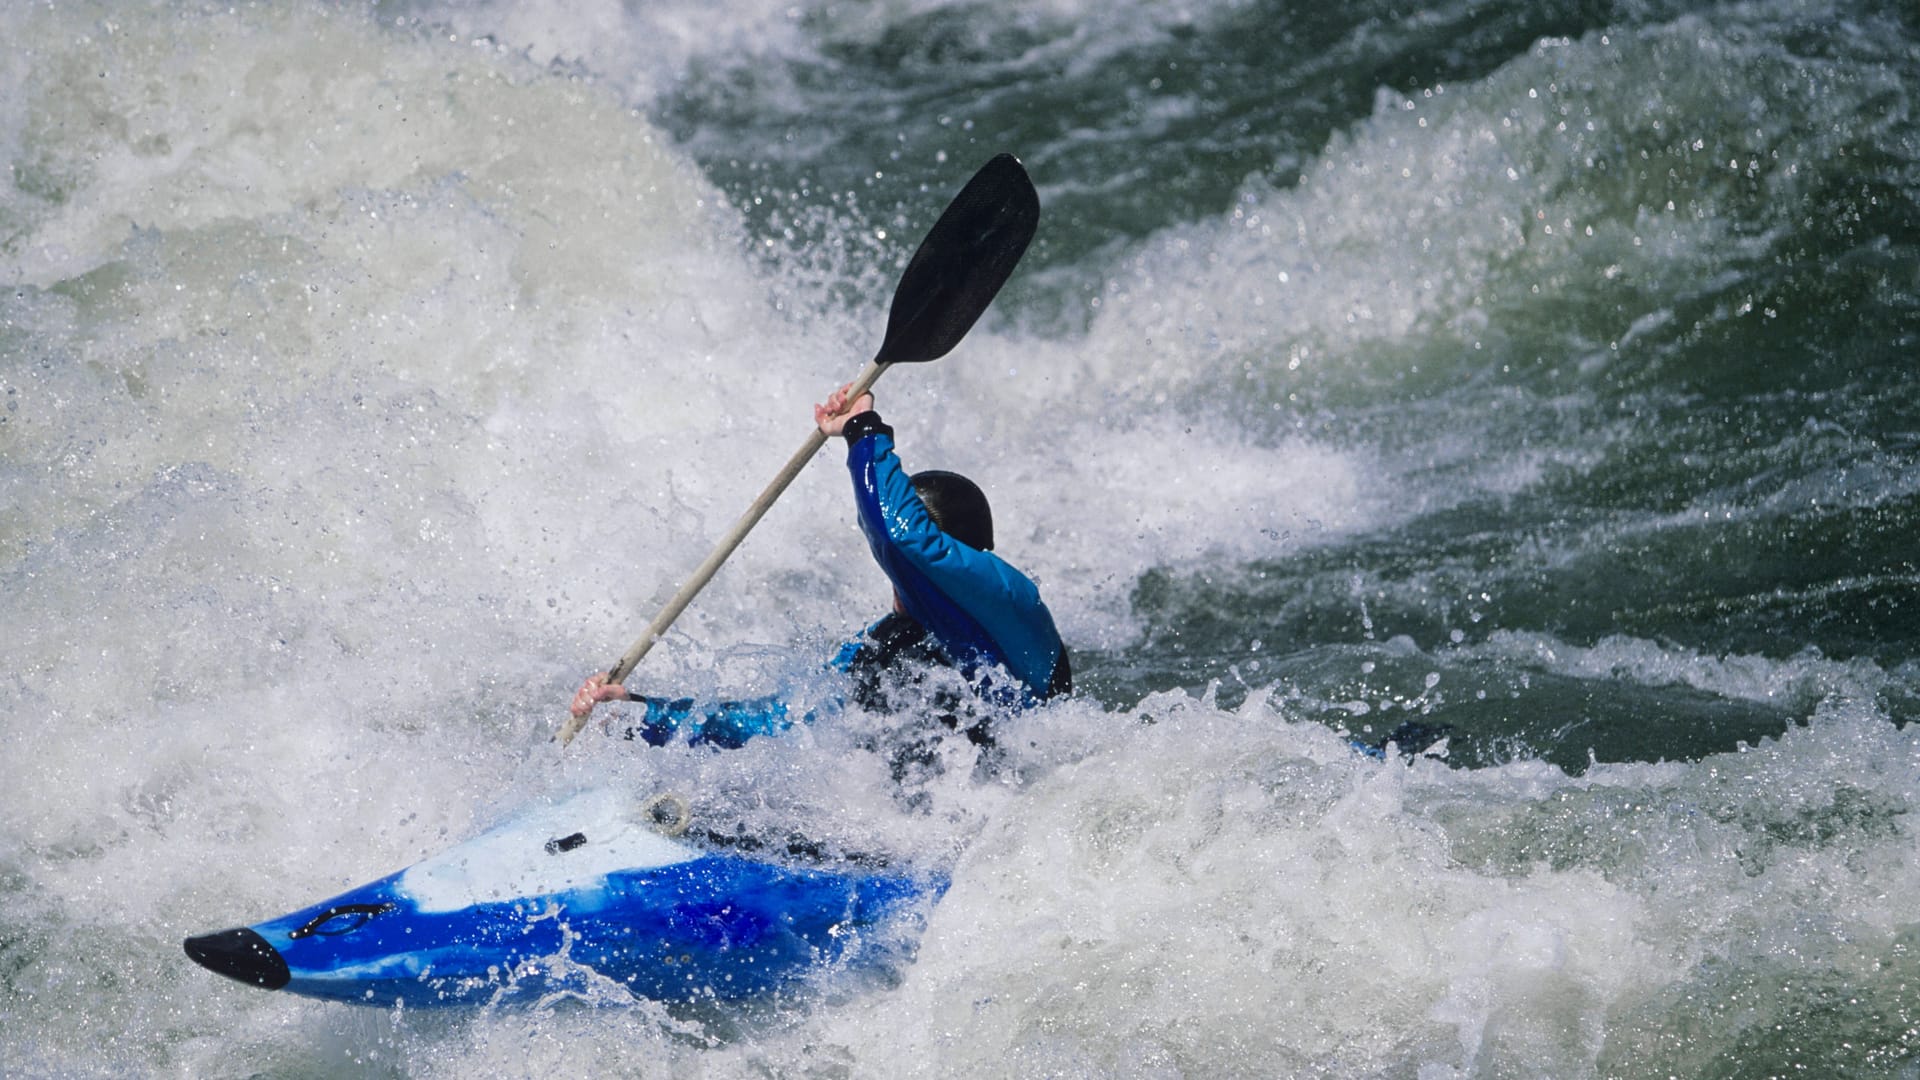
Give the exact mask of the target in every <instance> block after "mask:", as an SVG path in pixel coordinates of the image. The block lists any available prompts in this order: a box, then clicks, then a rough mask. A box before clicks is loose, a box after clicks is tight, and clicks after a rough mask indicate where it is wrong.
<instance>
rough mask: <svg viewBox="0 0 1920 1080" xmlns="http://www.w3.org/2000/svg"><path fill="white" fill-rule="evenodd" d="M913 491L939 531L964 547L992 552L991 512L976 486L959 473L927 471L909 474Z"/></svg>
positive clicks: (984, 496)
mask: <svg viewBox="0 0 1920 1080" xmlns="http://www.w3.org/2000/svg"><path fill="white" fill-rule="evenodd" d="M913 490H914V492H915V493H917V494H918V495H919V496H920V501H921V502H923V503H925V504H926V507H927V513H929V514H931V515H932V516H933V523H934V524H935V525H938V526H940V531H941V532H944V533H946V534H947V535H948V536H951V537H953V538H954V539H955V540H958V541H960V542H961V543H963V544H965V545H967V546H968V547H971V548H978V549H979V550H981V551H992V550H993V510H992V508H991V507H989V506H988V505H987V496H986V493H985V492H983V491H981V490H980V486H979V485H978V484H975V483H974V482H973V481H971V480H969V479H967V478H966V477H964V476H961V475H960V474H959V473H951V472H945V471H943V470H940V469H928V470H927V471H926V472H921V473H914V474H913Z"/></svg>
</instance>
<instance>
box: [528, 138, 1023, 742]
mask: <svg viewBox="0 0 1920 1080" xmlns="http://www.w3.org/2000/svg"><path fill="white" fill-rule="evenodd" d="M1039 223H1040V197H1039V195H1038V194H1036V193H1035V192H1034V190H1033V181H1031V180H1029V179H1028V178H1027V170H1026V169H1024V168H1022V167H1021V165H1020V161H1019V159H1018V158H1015V157H1014V156H1013V155H1012V154H1001V155H1000V156H998V157H996V158H994V159H993V160H992V161H989V162H987V163H986V165H984V166H982V167H981V169H980V171H979V172H977V173H974V174H973V179H971V180H969V181H967V186H966V187H964V188H961V189H960V194H958V195H956V196H954V199H953V202H952V203H950V204H948V206H947V209H946V211H945V212H944V213H942V214H941V215H940V220H939V221H936V222H934V223H933V228H932V229H930V230H929V231H928V232H927V237H926V239H924V240H922V241H920V247H919V249H918V250H916V251H915V252H914V253H913V258H912V260H911V261H909V262H908V263H907V268H906V270H905V271H904V272H902V273H901V275H900V283H899V284H898V285H897V286H895V287H894V290H893V306H892V307H891V308H889V309H888V311H887V336H886V338H885V340H883V341H882V342H881V343H880V351H879V352H878V353H877V354H875V355H874V358H873V360H872V361H871V362H870V363H868V364H867V366H866V367H865V368H864V369H863V370H862V371H861V372H860V374H859V375H858V376H857V377H855V379H854V380H853V387H852V389H851V390H849V391H848V394H847V400H849V401H854V400H857V399H858V398H859V397H860V395H861V394H864V393H866V392H867V390H868V389H870V388H871V387H872V386H873V384H874V383H875V382H877V381H878V380H879V378H880V375H881V374H882V373H883V372H885V371H886V369H887V368H889V367H891V366H893V365H894V364H917V363H924V362H926V361H928V360H938V359H939V358H940V357H942V356H945V355H947V353H949V352H951V351H953V347H954V346H955V345H958V344H960V339H961V338H963V337H965V336H966V335H967V331H968V330H970V329H972V328H973V324H974V322H975V321H977V320H978V319H979V318H980V314H981V313H982V312H984V311H986V310H987V305H988V304H991V303H992V302H993V298H994V295H995V294H997V293H998V292H999V291H1000V286H1002V285H1004V284H1006V282H1007V278H1008V276H1010V275H1011V274H1012V273H1013V268H1014V265H1015V264H1016V263H1018V262H1019V261H1020V256H1021V255H1022V254H1024V253H1025V252H1026V250H1027V243H1028V242H1029V241H1031V240H1032V239H1033V230H1034V228H1035V227H1036V226H1038V225H1039ZM826 442H827V437H826V436H825V435H823V434H821V432H820V431H819V429H817V428H816V429H815V430H814V431H813V432H812V433H811V434H809V435H808V436H807V441H806V443H805V444H803V445H802V446H801V447H800V450H799V452H798V453H796V454H794V455H793V457H792V458H790V459H789V460H788V461H787V464H786V465H785V466H784V467H783V468H781V470H780V472H779V474H778V475H776V476H775V477H774V478H773V482H772V483H770V484H768V485H767V487H766V490H765V491H762V492H761V493H760V497H759V498H757V499H755V500H754V501H753V505H752V506H749V507H748V508H747V512H746V513H745V514H742V515H741V516H740V520H739V521H737V522H735V523H734V526H733V528H732V529H731V530H729V531H728V532H727V535H726V536H725V537H723V538H721V540H720V543H719V545H718V546H716V547H715V548H714V549H713V553H712V554H710V555H708V556H707V560H706V561H705V562H703V563H701V564H700V565H699V567H697V568H696V569H695V570H694V572H693V576H692V577H690V578H688V579H687V583H686V584H684V585H682V586H680V591H679V592H677V593H675V594H674V597H673V599H672V600H669V601H668V602H667V606H666V607H665V608H663V609H662V610H661V612H660V614H659V615H658V616H656V617H655V618H654V620H653V622H652V624H650V625H649V626H648V627H647V629H646V632H645V633H643V634H641V635H640V640H638V641H636V642H634V643H633V647H632V648H630V649H628V650H627V652H626V655H625V656H622V657H621V658H620V662H619V663H617V664H615V665H614V666H613V667H612V669H611V670H609V671H608V672H607V681H608V682H609V683H625V682H626V681H627V676H628V675H630V674H632V673H633V669H634V666H635V665H636V664H638V663H640V658H641V657H643V656H645V655H647V651H648V650H649V649H652V648H653V643H654V642H656V641H658V640H660V637H661V635H662V634H665V633H666V632H667V628H668V627H669V626H672V625H673V620H675V619H677V618H679V617H680V613H681V612H682V611H685V610H686V608H687V605H688V604H689V603H691V602H692V601H693V598H694V596H695V595H697V594H698V593H699V592H700V590H701V589H703V588H705V587H706V585H707V582H709V581H711V580H712V579H713V575H714V573H715V572H716V571H718V570H719V569H720V564H721V563H723V562H726V561H727V556H729V555H732V554H733V549H734V548H737V547H739V546H740V541H742V540H744V539H746V537H747V533H748V532H749V531H751V530H752V529H753V527H754V526H755V525H756V524H758V523H759V521H760V519H761V518H762V517H764V516H766V513H767V510H768V509H769V508H771V507H772V506H773V503H774V500H775V499H778V498H779V497H780V493H781V492H783V491H785V490H787V485H789V484H791V483H793V478H794V477H796V476H798V475H800V470H801V469H803V468H805V467H806V464H807V462H808V461H809V460H811V459H812V458H813V455H815V454H817V453H819V452H820V448H821V447H822V446H824V445H826ZM585 723H586V721H585V719H584V718H575V717H573V716H568V717H567V722H566V723H565V724H563V725H561V728H560V732H559V734H558V735H556V736H555V738H557V739H559V740H560V744H561V745H562V746H565V745H566V744H567V743H570V742H572V741H573V737H574V735H576V734H578V733H579V731H580V728H581V727H582V725H584V724H585Z"/></svg>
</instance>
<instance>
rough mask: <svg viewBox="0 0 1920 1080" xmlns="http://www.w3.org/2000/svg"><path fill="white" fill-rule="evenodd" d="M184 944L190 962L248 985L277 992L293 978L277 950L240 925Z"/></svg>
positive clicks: (188, 940)
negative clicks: (237, 927) (234, 928)
mask: <svg viewBox="0 0 1920 1080" xmlns="http://www.w3.org/2000/svg"><path fill="white" fill-rule="evenodd" d="M185 945H186V950H187V958H188V959H190V960H192V961H193V962H194V963H196V964H199V965H200V966H201V967H203V968H206V969H207V970H208V971H211V972H214V973H216V974H219V975H225V976H226V977H227V978H229V979H235V980H237V981H239V982H243V983H246V984H247V985H248V986H258V987H262V988H264V989H267V990H278V989H280V988H281V987H283V986H285V985H287V983H288V981H290V980H291V979H292V978H293V975H292V973H291V972H289V971H288V970H287V962H286V960H285V959H283V958H282V957H281V956H280V950H278V949H276V948H274V947H273V946H272V945H270V944H268V943H267V939H266V938H263V937H261V936H260V935H259V934H256V933H254V932H253V931H251V930H249V929H247V928H246V927H244V926H243V927H241V928H239V929H237V930H222V931H220V932H219V933H217V934H202V935H200V936H199V937H190V938H188V939H187V940H186V943H185Z"/></svg>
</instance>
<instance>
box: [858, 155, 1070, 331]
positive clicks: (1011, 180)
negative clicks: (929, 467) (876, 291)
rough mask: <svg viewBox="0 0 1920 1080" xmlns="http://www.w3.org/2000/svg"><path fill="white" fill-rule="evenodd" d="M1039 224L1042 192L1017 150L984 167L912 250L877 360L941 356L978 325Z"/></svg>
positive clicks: (895, 297) (889, 314)
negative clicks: (1028, 176) (1016, 153)
mask: <svg viewBox="0 0 1920 1080" xmlns="http://www.w3.org/2000/svg"><path fill="white" fill-rule="evenodd" d="M1039 224H1040V196H1039V195H1038V194H1037V193H1036V192H1035V191H1034V190H1033V181H1032V180H1029V179H1027V170H1026V169H1024V168H1022V167H1021V165H1020V159H1019V158H1016V157H1014V156H1013V155H1012V154H1001V155H1000V156H999V157H996V158H994V159H993V160H992V161H989V162H987V163H986V165H984V166H982V167H981V169H980V171H979V172H977V173H974V174H973V179H971V180H969V181H967V186H966V187H964V188H961V189H960V194H958V195H956V196H954V199H953V202H952V203H950V204H949V205H948V206H947V209H946V212H945V213H943V214H941V215H940V220H939V221H936V222H934V223H933V228H932V229H931V230H930V231H928V233H927V238H926V239H925V240H922V241H920V250H918V251H916V252H914V253H913V261H911V262H909V263H907V269H906V272H905V273H903V274H901V275H900V284H899V286H898V287H897V288H895V289H894V291H893V307H892V309H891V310H889V311H888V313H887V338H886V340H885V341H884V342H882V343H881V345H880V354H879V355H878V356H875V357H874V361H875V362H876V363H881V364H899V363H918V362H920V361H924V360H937V359H939V358H940V357H942V356H945V355H947V353H949V352H951V351H952V350H953V347H954V346H955V345H958V344H960V339H961V338H963V337H966V336H967V331H968V330H971V329H973V324H974V322H975V321H976V320H977V319H979V318H980V314H981V312H984V311H986V310H987V305H988V304H991V303H993V297H994V294H996V293H998V292H999V291H1000V286H1002V285H1005V284H1006V283H1007V278H1008V277H1009V276H1011V275H1012V274H1013V268H1014V265H1015V264H1016V263H1018V262H1019V261H1020V256H1021V255H1022V254H1024V253H1025V252H1026V250H1027V243H1028V242H1029V241H1031V240H1032V239H1033V230H1034V229H1035V228H1036V227H1037V226H1038V225H1039Z"/></svg>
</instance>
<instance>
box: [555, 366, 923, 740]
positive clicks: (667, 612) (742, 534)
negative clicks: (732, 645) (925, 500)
mask: <svg viewBox="0 0 1920 1080" xmlns="http://www.w3.org/2000/svg"><path fill="white" fill-rule="evenodd" d="M887 366H888V365H885V364H882V363H880V362H879V361H877V360H875V361H871V362H869V363H868V364H867V366H866V368H865V369H864V370H862V371H861V372H860V375H859V377H857V378H855V379H854V380H853V383H852V384H851V387H850V389H849V390H848V392H847V401H848V402H850V403H851V402H854V401H858V400H859V399H860V395H861V394H864V393H866V392H867V391H868V390H870V389H872V388H873V384H874V383H876V382H878V381H879V380H880V373H881V372H883V371H885V370H886V369H887ZM826 444H827V436H826V435H825V434H824V433H822V432H821V431H820V429H819V428H815V429H814V430H813V433H812V434H810V435H808V436H807V441H806V442H805V443H804V444H802V445H801V447H800V450H799V452H797V453H795V454H794V455H793V457H791V458H789V459H787V463H786V465H784V466H782V467H781V469H780V472H779V473H778V474H777V475H775V476H774V478H773V482H772V483H770V484H768V485H767V487H766V490H764V491H762V492H761V493H760V497H759V498H757V499H755V500H753V505H752V506H749V507H747V512H746V513H744V514H742V515H740V520H739V521H736V522H734V523H733V528H731V529H729V530H727V535H726V536H724V537H721V539H720V543H719V544H718V545H717V546H715V547H714V549H713V552H712V554H709V555H708V556H707V559H706V561H705V562H703V563H701V564H700V565H699V566H698V567H696V568H694V571H693V576H692V577H690V578H688V579H687V581H686V584H684V585H682V586H680V591H679V592H677V593H675V594H673V599H672V600H669V601H667V606H666V607H664V608H662V609H661V611H660V614H659V615H657V616H655V617H654V620H653V622H652V623H651V624H649V625H648V626H647V629H646V632H645V633H643V634H641V635H640V640H638V641H635V642H634V643H633V646H632V648H629V649H628V650H627V652H626V655H624V656H622V657H621V658H620V662H619V663H617V664H615V665H614V666H613V669H612V670H611V671H608V672H607V681H608V682H610V683H625V682H626V681H627V676H629V675H631V674H633V669H634V667H635V666H637V665H638V664H639V663H640V660H641V658H642V657H644V656H646V655H647V652H648V651H649V650H651V649H652V648H653V643H654V642H656V641H659V640H660V638H661V637H662V636H664V635H665V634H666V632H667V628H668V627H670V626H672V625H673V621H674V620H675V619H678V618H679V617H680V613H681V612H683V611H685V610H687V605H688V604H690V603H692V602H693V598H694V597H695V596H698V595H699V594H700V590H701V589H704V588H706V587H707V582H709V581H712V580H713V575H714V574H715V573H717V572H719V570H720V564H721V563H724V562H726V561H727V557H728V556H730V555H732V554H733V551H734V549H735V548H737V547H739V546H740V542H741V541H742V540H745V539H746V538H747V534H748V533H749V532H752V531H753V527H754V526H755V525H758V524H759V523H760V519H761V518H763V517H765V516H766V515H767V511H768V510H770V509H772V507H773V504H774V502H775V501H776V500H778V499H779V498H780V495H781V493H782V492H784V491H786V490H787V487H788V485H790V484H792V483H793V478H794V477H796V476H799V475H800V470H802V469H804V468H806V467H807V462H809V461H811V460H813V456H814V455H815V454H817V453H819V452H820V448H821V447H822V446H825V445H826ZM585 725H586V718H585V717H576V716H571V715H569V716H568V717H567V722H566V723H565V724H563V725H561V727H560V733H559V734H558V735H557V736H556V738H558V739H559V740H560V745H562V746H565V745H566V744H568V743H570V742H572V741H573V737H574V736H575V735H577V734H579V732H580V729H581V728H582V727H584V726H585Z"/></svg>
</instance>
